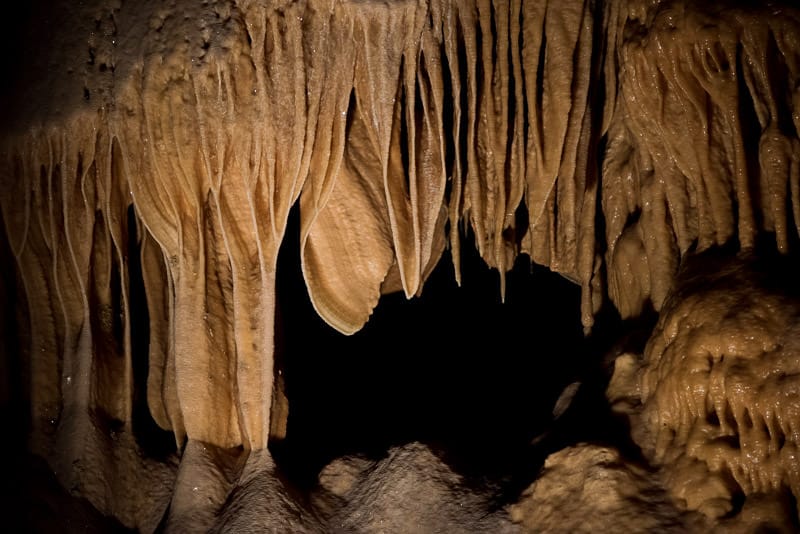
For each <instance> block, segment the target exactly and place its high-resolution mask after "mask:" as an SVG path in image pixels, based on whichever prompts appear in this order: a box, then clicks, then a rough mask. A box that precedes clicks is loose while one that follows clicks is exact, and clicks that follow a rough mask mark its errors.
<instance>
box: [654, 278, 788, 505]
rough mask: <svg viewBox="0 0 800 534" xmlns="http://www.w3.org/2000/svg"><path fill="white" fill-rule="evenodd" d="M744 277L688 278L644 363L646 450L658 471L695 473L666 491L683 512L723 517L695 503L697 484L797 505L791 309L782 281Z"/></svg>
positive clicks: (699, 500) (705, 498) (707, 499)
mask: <svg viewBox="0 0 800 534" xmlns="http://www.w3.org/2000/svg"><path fill="white" fill-rule="evenodd" d="M748 267H749V266H748V265H747V264H741V263H737V264H734V265H732V266H730V267H727V268H726V269H725V270H724V271H722V272H717V273H713V274H709V273H705V274H701V275H700V276H697V277H696V278H695V277H692V278H689V280H687V281H686V285H687V286H689V287H691V288H692V289H688V288H687V290H686V293H685V294H684V293H682V292H678V293H677V294H676V295H675V296H674V299H673V301H671V303H670V305H669V306H668V309H667V310H665V311H664V313H663V316H662V319H661V321H660V322H659V326H658V327H657V328H656V331H655V332H654V333H653V338H652V339H651V342H650V344H649V346H648V349H647V352H646V354H645V358H646V360H645V371H644V375H643V376H642V402H643V403H644V412H643V419H644V421H646V423H645V424H647V425H648V427H649V428H650V429H651V431H652V432H653V433H654V434H655V435H654V438H655V442H654V443H650V444H648V445H649V446H648V450H651V451H652V452H653V453H654V455H655V461H656V462H658V463H660V464H671V463H675V464H677V465H683V464H690V463H702V464H705V466H706V469H707V472H706V473H703V474H701V473H702V471H701V472H699V473H697V476H696V477H692V476H689V475H688V473H687V477H686V479H684V478H683V476H681V475H680V474H676V475H675V481H676V484H679V486H678V487H677V491H678V492H679V494H680V496H681V497H682V498H684V499H686V502H687V504H688V505H689V506H691V507H694V508H700V509H704V507H706V506H710V507H716V506H720V508H712V509H710V510H707V511H708V512H709V513H717V512H718V513H726V512H727V511H728V510H726V509H725V508H724V507H722V503H716V502H714V500H713V499H714V498H716V497H720V498H728V499H729V498H730V497H729V496H728V495H726V494H725V493H722V494H721V495H715V494H714V493H713V492H712V493H711V494H710V495H706V494H704V493H703V492H704V490H705V486H706V484H708V485H713V486H717V487H718V488H719V489H720V490H722V491H723V492H731V493H733V492H736V491H739V492H743V493H744V494H746V495H750V494H757V493H770V492H780V491H784V490H787V489H788V490H791V492H792V493H793V494H794V496H795V498H798V497H800V463H798V452H799V451H798V446H799V445H800V441H798V439H799V438H800V434H798V428H800V300H798V295H797V294H796V293H795V295H794V296H792V297H788V296H786V295H785V294H784V292H785V291H786V289H787V287H786V284H788V283H792V281H791V280H784V281H783V283H780V282H777V281H776V280H772V281H769V280H765V279H764V277H766V276H775V275H774V273H759V272H757V271H754V270H752V269H748ZM759 278H761V279H760V280H759ZM765 286H766V287H765ZM770 286H772V287H770ZM650 447H653V448H652V449H651V448H650ZM687 467H688V469H689V470H691V466H687ZM716 478H719V479H720V480H719V481H717V480H715V479H716ZM712 480H713V482H712ZM733 481H735V484H730V482H733ZM723 488H724V489H723Z"/></svg>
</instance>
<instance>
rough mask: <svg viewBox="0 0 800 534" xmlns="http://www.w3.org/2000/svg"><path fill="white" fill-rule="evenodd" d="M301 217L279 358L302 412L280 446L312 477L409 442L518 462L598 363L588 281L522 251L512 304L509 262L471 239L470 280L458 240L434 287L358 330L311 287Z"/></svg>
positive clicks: (383, 307) (281, 311) (288, 263)
mask: <svg viewBox="0 0 800 534" xmlns="http://www.w3.org/2000/svg"><path fill="white" fill-rule="evenodd" d="M298 224H299V223H298V215H297V213H296V211H295V212H293V213H292V216H291V217H290V221H289V226H288V230H287V235H286V237H285V239H284V242H283V246H282V249H281V253H280V256H279V261H278V282H277V312H276V361H277V362H278V366H279V367H282V368H283V370H282V372H284V373H285V380H286V391H287V397H288V399H289V420H288V431H287V437H286V440H285V442H284V443H281V444H277V445H276V444H271V447H272V448H273V450H274V452H275V453H276V456H278V457H279V458H281V457H284V458H286V457H288V458H291V459H292V460H289V463H290V464H296V465H297V466H299V467H298V468H299V469H300V470H302V471H307V473H306V475H307V476H311V477H313V475H315V473H316V470H317V469H318V468H319V467H321V466H322V465H324V464H325V463H326V462H328V461H330V460H331V459H332V458H334V457H336V456H340V455H343V454H352V453H364V454H368V455H369V454H374V455H380V454H382V453H383V452H385V451H386V449H387V448H388V447H390V446H392V445H396V444H402V443H407V442H409V441H422V442H427V443H432V444H435V445H437V446H438V447H440V448H441V450H446V451H448V452H449V453H451V454H452V455H453V460H454V462H455V463H459V462H461V463H462V464H463V465H462V467H463V468H464V469H465V470H467V471H469V470H476V471H477V472H480V473H483V472H484V471H487V470H488V471H492V470H501V471H502V470H505V469H504V468H508V467H510V466H509V465H507V463H508V462H512V460H513V458H514V456H515V454H516V452H517V451H524V450H525V449H527V448H529V444H530V442H531V440H532V439H533V438H534V437H536V436H537V435H539V434H540V433H542V432H544V431H546V430H547V429H548V426H549V425H550V424H551V420H552V415H551V414H552V408H553V404H554V403H555V401H556V400H557V399H558V397H559V395H560V393H561V392H562V391H563V389H564V388H565V387H566V386H567V385H568V384H570V383H572V382H573V381H576V380H582V377H584V376H585V374H586V372H587V371H588V370H589V369H590V368H594V367H596V366H597V364H598V359H599V358H598V353H597V351H596V347H595V345H596V344H597V340H594V339H590V338H586V337H584V335H583V331H582V326H581V322H580V288H579V287H578V286H577V285H575V284H573V283H571V282H570V281H568V280H566V279H565V278H563V277H562V276H560V275H558V274H556V273H553V272H551V271H549V270H548V269H547V268H544V267H541V266H538V265H532V264H531V263H530V262H529V260H528V258H527V256H521V257H520V258H519V259H518V260H517V262H516V264H515V265H514V268H513V270H511V271H510V272H509V273H508V277H507V294H506V299H505V303H503V302H501V296H500V292H499V278H498V273H497V271H495V270H491V269H490V268H488V267H487V266H486V264H485V263H484V262H483V261H482V260H481V259H480V257H479V256H478V252H477V251H476V250H475V248H474V247H473V246H471V245H468V246H464V247H463V249H464V251H463V253H462V280H463V282H462V287H460V288H459V287H458V286H457V285H456V282H455V279H454V276H453V267H452V261H451V257H450V255H449V251H446V252H445V253H444V255H443V256H442V259H441V260H440V262H439V264H438V265H437V267H436V269H435V270H434V271H433V273H432V275H431V277H430V278H429V280H428V281H427V282H426V284H425V286H424V289H423V291H422V295H421V296H420V297H415V298H413V299H410V300H407V299H406V298H405V296H404V295H403V294H402V293H394V294H390V295H384V296H383V297H382V298H381V301H380V303H379V304H378V306H377V308H376V309H375V311H374V313H373V315H372V317H371V318H370V320H369V322H368V323H367V325H366V326H365V327H364V328H363V329H362V330H361V331H360V332H358V333H356V334H354V335H353V336H349V337H348V336H344V335H342V334H340V333H338V332H336V331H335V330H333V329H332V328H331V327H329V326H328V325H327V324H325V323H324V322H323V320H322V319H321V318H320V317H319V316H318V315H317V314H316V312H315V311H314V309H313V307H312V305H311V302H310V300H309V298H308V294H307V291H306V288H305V285H304V282H303V278H302V273H301V270H300V258H299V244H298ZM608 330H610V329H604V330H603V331H604V332H605V331H608ZM600 394H601V395H602V391H601V392H600Z"/></svg>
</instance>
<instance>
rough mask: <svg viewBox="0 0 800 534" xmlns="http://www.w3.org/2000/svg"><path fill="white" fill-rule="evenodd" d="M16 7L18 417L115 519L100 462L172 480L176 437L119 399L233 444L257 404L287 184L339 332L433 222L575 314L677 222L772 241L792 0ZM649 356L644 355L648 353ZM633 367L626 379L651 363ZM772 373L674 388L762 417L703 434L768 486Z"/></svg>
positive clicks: (321, 306) (8, 197)
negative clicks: (549, 277)
mask: <svg viewBox="0 0 800 534" xmlns="http://www.w3.org/2000/svg"><path fill="white" fill-rule="evenodd" d="M32 10H33V16H34V19H33V20H34V24H32V25H31V27H32V28H33V30H32V31H31V33H30V34H24V33H23V34H22V43H23V44H22V45H21V46H24V50H25V54H26V58H29V60H28V61H26V63H25V64H24V65H22V66H20V67H19V69H18V70H19V72H18V73H17V75H16V79H17V80H18V81H17V83H16V85H15V87H14V88H13V90H11V91H9V94H8V98H5V99H4V101H5V103H6V106H4V108H5V109H4V111H3V119H4V125H5V128H4V131H3V134H2V139H0V187H2V195H1V198H0V201H1V202H0V212H1V213H2V220H3V227H4V239H5V241H6V242H7V245H8V248H9V250H10V254H11V256H13V259H14V266H13V271H14V273H15V274H13V275H12V276H14V277H15V278H16V280H17V282H18V284H17V285H18V294H19V313H18V316H19V325H20V333H19V338H20V339H21V340H23V343H22V344H21V347H20V355H19V357H20V361H21V362H23V363H22V366H23V367H24V369H25V374H24V375H25V376H27V377H29V380H28V385H27V386H26V388H25V392H26V396H27V399H28V402H29V405H30V414H31V417H30V426H31V446H32V448H33V450H34V451H36V452H37V453H38V454H41V455H43V456H45V457H47V458H49V460H50V463H51V465H52V466H53V467H54V469H55V471H56V472H57V474H58V476H59V479H60V480H61V482H62V484H64V485H65V486H66V487H68V488H69V489H70V490H72V491H73V492H75V493H78V494H81V495H84V496H86V497H87V498H88V499H89V500H90V501H91V502H92V503H93V504H94V505H95V506H97V507H98V508H99V509H100V510H101V511H103V512H104V513H107V514H111V515H114V516H116V517H117V518H118V519H119V520H120V521H122V522H123V523H124V524H125V525H127V526H130V527H136V528H140V529H143V530H151V529H154V528H156V526H157V524H158V518H159V517H161V516H162V515H163V514H164V513H166V512H165V510H166V508H167V501H168V498H165V497H164V496H160V495H156V496H152V499H150V498H149V497H148V498H147V499H138V500H137V499H134V500H130V499H129V494H130V492H135V491H136V488H140V487H142V486H148V485H152V484H156V482H158V484H157V485H158V487H159V488H162V489H163V488H166V489H165V490H164V491H165V493H166V494H170V493H171V492H172V490H171V489H170V488H171V487H172V483H173V481H174V480H176V476H177V481H178V485H180V484H182V482H181V480H184V479H186V478H187V477H183V478H182V476H181V470H182V469H184V466H183V465H181V467H176V466H177V464H178V461H179V459H178V458H177V457H176V456H170V457H169V458H167V459H164V458H156V457H154V456H153V455H152V454H151V453H150V452H149V451H148V449H147V447H146V446H145V445H143V444H142V443H140V441H139V440H137V436H138V435H139V428H140V425H149V424H154V425H157V426H158V427H159V428H161V429H163V431H165V432H169V433H171V434H172V435H173V436H174V440H175V443H176V445H177V446H178V448H179V449H181V448H183V447H185V446H186V443H187V441H188V442H189V443H190V444H193V445H192V446H193V447H197V446H198V444H199V443H207V444H208V445H210V446H213V447H216V448H220V449H235V448H237V447H243V448H244V449H245V450H248V451H250V450H252V451H263V450H264V449H265V448H266V447H267V445H268V443H269V442H270V439H271V436H272V438H275V437H280V436H282V435H283V433H284V432H285V405H284V402H283V400H282V393H281V391H280V389H279V388H275V387H274V362H273V352H274V328H275V324H274V323H275V321H274V318H275V315H274V314H275V284H276V262H277V255H278V249H279V246H280V244H281V242H282V241H283V238H284V234H285V232H286V227H287V217H288V214H289V211H290V209H291V208H292V207H293V206H295V205H297V206H299V211H300V218H301V228H300V234H301V235H300V247H301V249H300V254H301V258H302V270H303V275H304V278H305V281H306V285H307V288H308V291H309V294H310V297H311V300H312V302H313V304H314V307H315V308H316V310H317V311H318V313H319V314H320V316H321V317H322V318H323V319H324V320H325V321H327V322H328V323H329V324H330V325H331V326H332V327H333V328H335V329H337V330H339V331H340V332H342V333H345V334H350V333H353V332H356V331H357V330H359V329H360V328H361V327H362V326H363V325H364V324H365V322H366V321H367V320H368V319H369V317H370V314H371V313H372V310H373V309H374V307H375V306H376V305H377V303H378V301H379V299H380V296H381V294H384V293H387V292H393V291H403V292H404V294H405V295H406V296H407V297H409V298H411V297H413V296H414V295H417V294H419V293H420V292H421V291H422V290H423V286H424V282H425V280H426V278H427V276H428V275H429V274H430V272H431V270H432V269H433V267H434V266H435V265H436V264H437V262H438V261H439V259H440V257H441V255H442V252H443V250H445V248H449V249H450V251H451V252H452V257H453V259H454V273H455V277H456V279H459V276H460V275H459V270H460V269H459V263H458V262H459V257H460V255H459V250H460V247H461V246H462V237H463V235H464V234H465V233H466V232H465V231H466V230H469V234H471V235H473V236H474V241H475V246H476V247H477V249H478V251H479V252H480V255H481V257H482V258H483V259H484V260H485V261H486V262H487V263H488V264H489V265H490V266H492V267H494V268H496V269H497V270H498V271H499V273H500V280H501V283H500V286H501V287H500V289H499V291H500V293H501V294H503V293H504V291H505V287H504V282H503V275H504V273H505V272H506V271H507V270H508V269H509V268H510V267H511V265H512V264H513V261H514V259H515V258H516V257H517V256H519V255H521V254H526V255H528V256H529V257H530V258H531V260H532V261H534V262H536V263H539V264H541V265H545V266H548V267H549V268H550V269H552V270H553V271H556V272H558V273H561V274H563V275H564V276H565V277H567V278H569V279H570V280H573V281H574V282H575V283H577V284H579V285H580V286H581V288H582V294H583V305H582V321H583V324H584V326H585V327H586V329H587V331H588V330H589V329H590V328H591V326H592V325H593V321H594V317H595V315H596V313H597V312H598V310H599V309H600V307H601V306H602V305H603V303H604V302H610V303H612V304H613V305H614V306H616V308H617V310H618V311H619V313H620V315H622V316H623V317H637V316H639V315H640V314H641V313H643V311H645V310H648V309H654V310H656V311H658V310H660V309H661V307H662V305H663V304H664V301H665V298H666V297H667V295H668V294H669V291H670V289H671V288H672V285H673V281H674V277H675V274H676V272H677V270H678V267H679V265H680V263H681V261H682V258H684V257H685V256H686V255H687V254H688V253H690V252H692V251H701V250H704V249H707V248H709V247H712V246H714V245H724V244H728V245H733V246H735V247H739V248H742V249H750V248H752V247H754V246H755V245H757V244H759V243H760V242H762V241H763V240H765V239H766V240H769V239H770V238H771V239H774V242H775V248H777V249H778V250H780V251H781V252H790V251H792V250H793V249H794V248H796V242H797V238H798V229H799V228H800V174H798V173H799V172H800V171H798V169H799V167H798V164H799V158H800V145H799V144H798V143H799V142H800V141H798V129H800V111H798V109H800V100H799V99H800V90H798V87H800V42H798V39H800V10H798V9H797V8H796V7H794V6H792V5H783V4H779V3H769V4H764V5H760V4H757V3H747V4H739V3H734V2H732V3H731V4H730V5H724V4H719V3H713V4H711V5H698V4H697V3H694V2H688V1H670V0H664V1H661V2H644V1H640V0H627V1H626V0H606V1H592V2H590V1H579V0H569V1H559V2H556V1H552V2H545V1H541V2H523V1H521V0H494V1H491V0H470V1H465V2H461V1H454V0H428V1H425V0H418V1H414V0H401V1H395V2H372V1H355V0H352V1H345V0H304V1H294V2H292V1H275V2H271V1H258V0H218V1H216V0H204V1H202V2H201V1H190V0H173V1H171V2H155V1H145V2H135V3H131V2H122V1H121V0H118V1H114V0H111V1H109V0H90V1H87V2H83V3H80V4H79V5H74V3H73V2H52V3H39V4H36V5H35V6H34V7H33V8H32ZM26 36H27V37H26ZM142 295H144V298H142ZM137 314H138V315H137ZM143 317H146V318H143ZM764 320H765V321H766V319H764ZM453 335H457V333H454V334H453ZM676 335H677V334H676ZM770 347H771V348H770ZM770 347H765V348H764V351H766V352H769V353H770V354H772V353H775V354H776V355H773V356H769V358H770V359H769V361H770V362H771V363H769V364H766V363H765V364H763V365H762V366H761V367H765V368H767V367H768V368H772V367H770V366H773V367H774V366H780V365H784V364H786V365H788V364H789V361H790V360H791V353H790V352H785V353H784V352H780V351H783V350H789V349H788V348H784V347H781V348H777V346H776V347H772V346H770ZM775 351H777V352H775ZM777 354H785V356H779V355H777ZM741 357H743V358H748V357H749V358H751V359H752V357H751V356H741ZM782 358H783V359H782ZM676 359H679V357H677V356H669V355H668V356H667V357H666V359H665V360H664V361H667V362H672V361H673V360H676ZM784 360H786V361H784ZM712 364H713V365H712V367H713V366H714V365H718V364H717V363H714V362H712ZM724 365H728V364H727V363H726V364H724ZM759 365H760V364H759ZM714 369H716V367H714ZM726 369H727V367H726ZM731 369H732V368H731ZM759 369H761V368H760V367H759ZM675 372H681V371H675ZM714 372H715V373H716V371H714ZM731 372H732V371H731ZM748 372H749V371H748ZM752 372H753V373H760V372H762V371H761V370H756V369H755V368H753V370H752ZM763 372H766V373H768V372H769V371H768V370H766V371H763ZM720 373H722V374H723V375H726V376H727V374H726V373H729V371H728V370H726V371H724V372H723V371H720ZM669 374H670V371H667V370H665V371H663V372H660V374H659V375H658V380H661V379H662V378H663V379H664V380H665V382H664V384H670V383H673V382H675V381H673V382H670V379H669ZM737 376H738V375H737ZM658 380H655V379H654V381H653V385H652V386H649V387H652V389H653V390H654V391H661V390H664V391H666V389H664V388H670V387H672V388H673V389H676V388H677V389H680V387H683V385H675V386H668V385H661V383H660V382H658ZM648 383H649V382H648ZM675 383H676V384H677V382H675ZM709 387H711V386H709ZM713 387H717V386H713ZM770 391H772V390H770ZM775 391H778V390H775ZM781 391H782V390H781ZM756 393H757V392H755V391H754V392H753V395H756ZM783 394H784V393H780V392H776V393H774V394H773V393H770V394H769V395H772V396H769V395H768V396H767V397H768V398H769V399H772V400H769V401H768V400H766V399H767V398H764V399H762V400H761V401H759V400H758V399H757V398H756V397H757V395H756V396H754V397H750V396H747V395H745V394H743V396H741V397H738V398H739V399H740V400H739V401H736V402H739V404H731V405H730V406H729V407H727V408H723V407H720V408H719V410H717V409H716V408H717V407H716V406H715V409H714V410H712V411H711V412H709V411H707V410H706V411H705V412H703V413H715V414H718V417H719V420H720V423H719V425H717V427H715V428H717V429H718V431H719V432H721V434H720V435H723V436H724V435H726V434H725V433H726V432H728V431H729V430H730V428H729V427H730V426H732V425H731V424H730V423H729V422H728V419H726V415H725V414H723V413H722V412H723V411H725V413H727V412H728V411H734V412H735V413H734V414H733V418H734V419H733V420H734V421H735V422H736V424H737V425H739V426H741V425H743V422H744V419H742V418H745V415H744V414H745V413H748V414H751V415H750V418H751V419H752V420H753V421H754V422H755V423H758V425H755V423H754V425H755V426H756V427H758V428H756V429H755V430H753V431H752V432H755V433H757V432H762V430H763V432H766V433H767V435H769V436H770V439H769V440H767V441H763V440H761V441H759V440H758V439H757V438H756V437H753V438H752V439H753V440H755V441H756V442H758V443H762V442H763V443H764V447H766V449H765V451H767V452H764V451H762V452H763V457H764V458H771V459H770V460H769V461H770V462H773V463H775V465H776V466H778V465H780V466H781V467H776V468H775V469H770V470H768V472H767V471H764V473H767V474H766V475H762V474H761V473H762V471H761V470H760V468H755V467H754V466H753V465H752V462H753V461H755V460H753V458H750V459H741V461H739V463H738V464H736V465H733V464H730V462H733V460H730V462H728V463H729V464H730V465H729V467H730V471H731V472H732V473H736V475H735V477H736V480H737V481H738V482H739V484H741V485H742V486H743V487H744V488H745V489H746V491H748V492H749V491H750V490H751V489H752V490H753V491H756V490H758V489H760V488H763V487H773V486H775V485H780V484H788V485H790V486H791V487H792V488H795V490H796V488H797V474H796V472H794V471H792V469H790V467H789V464H790V460H789V459H788V456H787V458H783V459H781V458H779V457H780V454H778V452H777V451H779V450H783V449H784V445H780V446H779V445H778V444H777V442H778V441H780V439H779V436H784V439H785V442H786V443H789V444H793V443H795V442H796V440H795V441H793V437H792V436H793V434H792V432H795V430H793V429H791V428H788V427H787V428H784V427H782V426H781V425H782V424H783V423H782V422H783V421H787V423H786V424H788V421H790V420H792V421H796V417H795V415H793V414H795V413H796V412H792V411H791V410H794V409H796V405H795V408H792V407H791V406H790V404H787V403H785V402H784V403H783V404H781V406H782V408H780V410H783V411H780V412H774V413H772V414H771V415H770V416H767V415H766V412H764V411H763V410H764V409H762V408H760V407H759V406H760V405H759V404H758V402H773V401H776V402H777V400H778V397H776V395H777V396H780V395H783ZM714 395H716V394H714ZM721 395H722V394H721V393H720V395H717V396H716V397H714V398H722V396H721ZM712 396H713V395H712ZM656 397H659V395H656ZM720 402H722V401H720ZM752 403H754V404H752ZM684 404H685V403H683V404H681V406H683V405H684ZM662 405H663V406H666V404H663V403H660V404H659V406H662ZM686 406H689V405H688V404H686ZM691 406H692V407H693V408H692V409H693V410H695V411H694V412H691V413H692V414H694V413H695V412H696V413H697V414H700V413H701V411H702V410H700V406H699V405H698V406H695V405H694V404H692V405H691ZM659 409H661V408H659ZM664 409H666V408H664ZM687 409H688V408H687ZM753 413H760V414H762V415H760V416H759V418H756V419H753V415H752V414H753ZM273 414H274V415H273ZM663 417H665V418H668V414H667V413H665V414H664V415H663ZM675 417H677V418H678V419H675V421H678V420H680V421H683V419H681V417H684V416H679V415H677V414H676V415H675ZM793 418H794V419H793ZM665 420H666V419H665ZM670 421H672V420H670ZM761 422H763V423H764V425H765V427H766V430H764V429H761V428H760V425H761ZM669 424H674V425H677V424H678V423H677V422H674V423H669ZM681 424H682V423H681ZM711 426H713V425H711ZM676 428H677V427H676ZM681 428H683V427H681ZM763 432H762V433H763ZM759 435H760V434H759ZM748 436H749V434H748ZM754 436H755V434H754ZM684 438H685V437H684ZM685 439H688V438H685ZM747 439H750V438H749V437H748V438H747ZM701 441H702V440H701ZM687 443H688V442H687ZM692 443H694V441H692ZM759 450H761V449H759ZM787 450H788V449H787ZM768 451H772V452H768ZM762 452H759V454H762ZM786 454H787V455H788V454H789V453H786ZM784 456H786V455H784ZM731 458H732V457H731ZM759 458H760V457H759ZM773 458H774V459H773ZM726 461H727V460H726ZM712 463H713V462H712ZM726 465H727V464H726ZM185 468H186V469H190V467H189V466H188V465H187V466H185ZM176 469H177V473H178V474H177V475H176ZM232 472H237V471H236V470H233V471H232ZM231 476H233V475H231ZM190 478H191V477H190ZM181 491H182V490H181V488H180V487H178V488H177V489H175V496H176V497H175V498H176V499H177V500H178V501H181V499H183V497H180V498H179V497H178V496H179V495H182V493H181ZM795 495H797V491H795ZM133 501H135V504H131V503H132V502H133ZM215 502H216V501H215ZM220 505H221V504H220ZM178 508H179V507H178Z"/></svg>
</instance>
